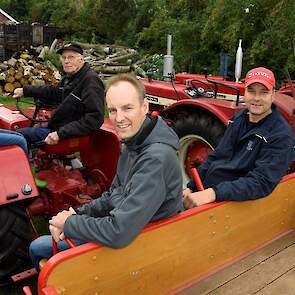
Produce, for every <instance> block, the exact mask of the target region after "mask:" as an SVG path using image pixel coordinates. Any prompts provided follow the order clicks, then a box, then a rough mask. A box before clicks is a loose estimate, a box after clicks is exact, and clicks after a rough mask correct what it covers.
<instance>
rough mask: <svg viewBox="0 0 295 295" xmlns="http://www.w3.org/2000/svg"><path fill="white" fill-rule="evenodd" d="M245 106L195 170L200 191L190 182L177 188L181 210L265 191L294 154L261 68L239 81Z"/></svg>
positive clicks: (269, 75) (270, 77)
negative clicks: (200, 184) (197, 174)
mask: <svg viewBox="0 0 295 295" xmlns="http://www.w3.org/2000/svg"><path fill="white" fill-rule="evenodd" d="M245 87H246V89H245V96H244V100H245V105H246V108H247V109H245V110H241V111H240V112H238V113H237V114H236V115H235V116H234V117H233V118H232V120H230V121H229V126H228V128H227V130H226V132H225V134H224V137H223V138H222V140H221V142H220V143H219V145H218V146H217V148H216V149H215V151H214V152H213V153H212V154H211V155H210V156H209V157H208V160H207V161H206V162H205V163H204V164H203V165H201V166H200V167H199V168H198V172H199V174H200V177H201V179H202V181H203V184H204V187H205V190H204V191H199V192H198V191H197V188H196V186H195V184H194V182H193V180H191V181H190V182H189V183H188V184H187V188H186V189H185V190H184V191H183V202H184V207H185V208H186V209H189V208H192V207H195V206H200V205H203V204H207V203H211V202H214V201H244V200H253V199H258V198H262V197H265V196H267V195H269V194H270V193H271V192H272V191H273V190H274V188H275V187H276V185H277V184H278V182H279V181H280V179H281V177H282V176H283V175H284V174H285V173H286V171H287V169H288V166H289V163H290V162H291V160H292V156H293V153H294V137H293V133H292V131H291V128H290V127H289V125H288V124H287V123H286V121H285V120H284V119H283V118H282V117H281V115H280V113H279V110H278V109H277V107H276V106H275V105H274V104H273V100H274V87H275V77H274V74H273V72H272V71H270V70H268V69H266V68H262V67H260V68H255V69H252V70H250V71H249V72H248V73H247V75H246V79H245Z"/></svg>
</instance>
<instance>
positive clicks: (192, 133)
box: [142, 35, 295, 183]
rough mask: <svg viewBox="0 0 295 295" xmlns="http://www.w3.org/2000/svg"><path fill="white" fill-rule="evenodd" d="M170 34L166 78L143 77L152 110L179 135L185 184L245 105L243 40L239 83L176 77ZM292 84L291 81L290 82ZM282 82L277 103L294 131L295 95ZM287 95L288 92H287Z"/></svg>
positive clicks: (195, 76)
mask: <svg viewBox="0 0 295 295" xmlns="http://www.w3.org/2000/svg"><path fill="white" fill-rule="evenodd" d="M171 42H172V41H171V36H170V35H168V40H167V55H165V56H164V73H163V76H164V80H165V81H158V80H152V79H151V78H148V79H142V82H143V84H144V86H145V90H146V98H147V99H148V101H149V103H150V108H151V110H152V111H158V112H160V114H161V116H162V117H164V118H165V119H166V121H167V122H168V123H169V124H170V126H171V127H172V128H173V129H174V130H175V131H176V133H177V134H178V136H179V138H180V150H179V160H180V162H181V166H182V172H183V179H184V181H185V183H186V182H187V180H188V177H189V173H190V172H189V171H190V170H191V168H192V167H195V166H198V165H199V164H201V163H202V162H204V161H205V160H206V158H207V156H208V154H209V153H210V152H211V151H212V150H213V149H214V148H215V147H216V145H217V144H218V142H219V141H220V139H221V137H222V136H223V133H224V131H225V128H226V126H227V124H228V120H229V119H230V118H231V117H232V116H233V115H234V114H235V113H236V112H238V111H239V110H240V109H242V108H245V104H244V101H243V95H244V92H245V85H244V82H243V80H241V81H240V76H241V66H242V49H241V40H240V45H239V48H238V50H237V55H236V59H237V61H236V71H235V77H236V82H233V81H228V80H226V79H225V78H224V77H222V76H212V75H199V74H185V73H184V74H176V75H175V78H174V77H173V76H174V75H173V56H172V55H171ZM291 85H292V83H291ZM290 87H292V86H287V85H283V86H282V88H281V89H280V90H279V91H277V92H276V94H275V101H274V103H275V104H276V105H277V106H278V107H279V109H280V111H281V114H282V116H283V117H284V118H285V119H286V121H287V122H288V123H289V124H290V126H291V128H292V130H293V132H294V133H295V97H292V96H291V90H290ZM284 94H288V95H284Z"/></svg>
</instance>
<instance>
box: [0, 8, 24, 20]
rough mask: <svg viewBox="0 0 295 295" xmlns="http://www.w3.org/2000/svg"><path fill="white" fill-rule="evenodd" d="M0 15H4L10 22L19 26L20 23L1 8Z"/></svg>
mask: <svg viewBox="0 0 295 295" xmlns="http://www.w3.org/2000/svg"><path fill="white" fill-rule="evenodd" d="M0 13H1V14H3V15H4V16H5V17H7V18H8V19H9V20H10V21H12V22H14V23H16V24H19V22H18V21H17V20H16V19H14V18H13V17H12V16H10V15H9V14H8V13H6V12H5V11H4V10H2V9H1V8H0Z"/></svg>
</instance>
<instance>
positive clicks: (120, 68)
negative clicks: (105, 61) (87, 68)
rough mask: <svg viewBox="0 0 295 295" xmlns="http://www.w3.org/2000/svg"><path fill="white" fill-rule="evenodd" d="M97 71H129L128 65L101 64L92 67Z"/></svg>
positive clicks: (115, 72) (110, 72) (112, 72)
mask: <svg viewBox="0 0 295 295" xmlns="http://www.w3.org/2000/svg"><path fill="white" fill-rule="evenodd" d="M93 69H94V70H95V71H96V72H97V73H105V74H117V73H128V72H130V66H101V67H94V68H93Z"/></svg>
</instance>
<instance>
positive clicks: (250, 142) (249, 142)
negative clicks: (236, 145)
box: [247, 140, 254, 151]
mask: <svg viewBox="0 0 295 295" xmlns="http://www.w3.org/2000/svg"><path fill="white" fill-rule="evenodd" d="M253 143H254V142H253V141H252V140H249V141H248V144H247V151H252V150H253Z"/></svg>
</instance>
